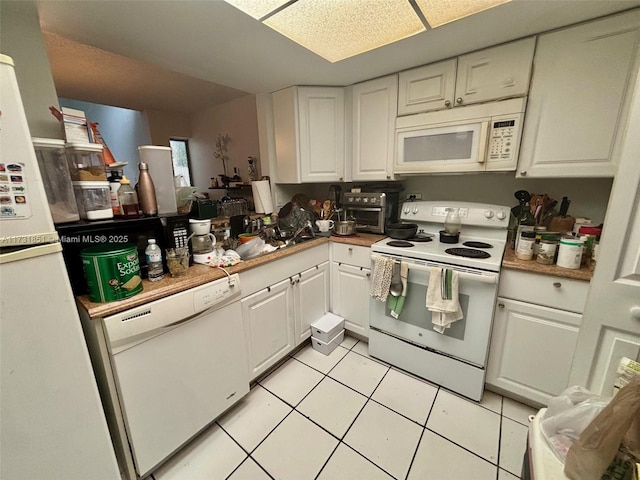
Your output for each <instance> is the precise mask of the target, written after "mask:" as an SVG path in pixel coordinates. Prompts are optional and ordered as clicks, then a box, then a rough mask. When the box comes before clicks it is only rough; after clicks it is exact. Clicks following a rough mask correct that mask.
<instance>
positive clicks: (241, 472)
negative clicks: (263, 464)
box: [227, 458, 271, 480]
mask: <svg viewBox="0 0 640 480" xmlns="http://www.w3.org/2000/svg"><path fill="white" fill-rule="evenodd" d="M270 478H271V477H269V475H267V474H266V473H264V470H262V469H261V468H260V467H259V466H258V464H257V463H256V462H254V461H253V460H252V459H251V458H247V459H246V460H245V461H244V462H243V463H242V465H240V466H239V467H238V469H237V470H236V471H235V472H233V474H232V475H231V476H230V477H229V478H228V479H227V480H270Z"/></svg>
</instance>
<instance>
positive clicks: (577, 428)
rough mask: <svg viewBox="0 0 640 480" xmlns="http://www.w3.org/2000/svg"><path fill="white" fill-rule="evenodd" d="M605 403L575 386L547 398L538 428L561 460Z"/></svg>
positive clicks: (563, 460)
mask: <svg viewBox="0 0 640 480" xmlns="http://www.w3.org/2000/svg"><path fill="white" fill-rule="evenodd" d="M608 403H609V399H604V398H602V397H599V396H597V395H595V394H593V393H591V392H590V391H588V390H586V389H584V388H582V387H578V386H573V387H569V388H567V389H566V390H564V391H563V392H562V393H561V394H560V395H559V396H557V397H553V398H551V399H550V400H549V405H548V407H547V411H546V412H545V414H544V417H543V418H542V420H541V421H540V429H541V431H542V434H543V435H544V437H545V439H546V440H547V443H548V444H549V446H550V447H551V449H552V450H553V451H554V453H555V454H556V456H557V457H558V459H559V460H560V461H561V462H563V463H564V462H565V458H566V456H567V452H568V451H569V449H570V448H571V445H573V443H574V442H575V441H577V440H578V438H579V437H580V434H581V433H582V432H583V431H584V429H585V428H587V426H588V425H589V424H590V423H591V421H592V420H593V419H594V418H596V416H597V415H598V414H599V413H600V412H601V411H602V410H603V409H604V408H605V407H606V406H607V404H608Z"/></svg>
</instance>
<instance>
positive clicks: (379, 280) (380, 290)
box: [370, 255, 394, 302]
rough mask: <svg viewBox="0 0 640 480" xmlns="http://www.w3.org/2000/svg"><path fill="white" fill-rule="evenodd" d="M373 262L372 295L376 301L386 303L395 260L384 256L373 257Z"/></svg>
mask: <svg viewBox="0 0 640 480" xmlns="http://www.w3.org/2000/svg"><path fill="white" fill-rule="evenodd" d="M372 260H373V275H372V276H371V288H370V294H371V296H372V297H373V298H375V299H376V300H379V301H381V302H385V301H386V300H387V297H388V296H389V286H390V285H391V274H392V273H393V262H394V260H393V258H389V257H384V256H382V255H373V256H372Z"/></svg>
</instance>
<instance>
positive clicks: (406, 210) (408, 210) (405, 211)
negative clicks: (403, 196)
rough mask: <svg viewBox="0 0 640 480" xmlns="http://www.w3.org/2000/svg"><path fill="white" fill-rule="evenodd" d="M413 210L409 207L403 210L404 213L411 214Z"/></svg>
mask: <svg viewBox="0 0 640 480" xmlns="http://www.w3.org/2000/svg"><path fill="white" fill-rule="evenodd" d="M410 211H411V210H410V209H409V207H404V208H403V209H402V213H409V212H410Z"/></svg>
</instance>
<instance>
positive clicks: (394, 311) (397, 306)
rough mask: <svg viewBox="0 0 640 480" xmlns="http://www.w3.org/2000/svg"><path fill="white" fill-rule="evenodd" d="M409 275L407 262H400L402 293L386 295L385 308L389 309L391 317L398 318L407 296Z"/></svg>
mask: <svg viewBox="0 0 640 480" xmlns="http://www.w3.org/2000/svg"><path fill="white" fill-rule="evenodd" d="M408 276H409V264H408V263H407V262H400V281H401V282H402V293H401V294H400V295H399V296H397V297H394V296H393V295H389V296H388V297H387V308H389V310H391V312H390V314H391V316H392V317H393V318H396V319H397V318H398V317H399V316H400V314H401V313H402V309H403V308H404V302H405V300H406V298H407V278H408Z"/></svg>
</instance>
